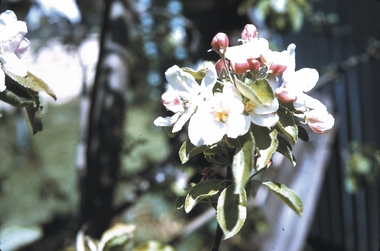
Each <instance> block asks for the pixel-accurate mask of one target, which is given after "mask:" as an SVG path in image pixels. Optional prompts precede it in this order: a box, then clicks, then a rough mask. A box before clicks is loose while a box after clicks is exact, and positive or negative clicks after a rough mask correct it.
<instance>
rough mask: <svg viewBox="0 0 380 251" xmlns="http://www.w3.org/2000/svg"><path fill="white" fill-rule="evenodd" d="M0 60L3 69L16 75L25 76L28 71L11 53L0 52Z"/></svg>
mask: <svg viewBox="0 0 380 251" xmlns="http://www.w3.org/2000/svg"><path fill="white" fill-rule="evenodd" d="M0 62H1V64H2V66H3V68H4V69H5V70H7V71H9V72H10V73H13V74H15V75H17V76H20V77H25V76H26V74H27V73H28V71H27V70H26V67H25V66H24V64H23V63H22V61H21V60H20V59H19V58H18V57H17V56H16V55H15V54H13V53H0Z"/></svg>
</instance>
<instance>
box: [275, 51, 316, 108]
mask: <svg viewBox="0 0 380 251" xmlns="http://www.w3.org/2000/svg"><path fill="white" fill-rule="evenodd" d="M295 49H296V46H295V44H290V45H289V46H288V48H287V51H288V54H289V62H288V66H287V68H286V70H285V71H284V73H283V74H282V80H283V84H282V86H281V87H279V88H278V89H277V90H276V92H277V94H281V93H282V92H284V93H286V95H287V96H289V97H290V96H291V97H293V98H294V99H295V101H294V102H293V105H294V107H295V109H296V110H299V111H306V110H307V108H309V106H313V105H315V104H313V103H314V102H319V101H317V100H316V99H313V98H311V97H310V96H309V95H307V94H305V92H309V91H310V90H311V89H313V88H314V86H315V85H316V84H317V82H318V79H319V73H318V71H317V70H315V69H311V68H302V69H300V70H297V71H296V70H295V67H296V63H295ZM279 96H281V95H279ZM309 102H310V104H308V103H309ZM319 103H320V102H319ZM320 104H322V103H320ZM322 105H323V104H322Z"/></svg>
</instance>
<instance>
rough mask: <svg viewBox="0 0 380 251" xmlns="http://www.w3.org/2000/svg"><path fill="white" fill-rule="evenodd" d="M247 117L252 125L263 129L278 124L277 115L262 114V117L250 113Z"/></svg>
mask: <svg viewBox="0 0 380 251" xmlns="http://www.w3.org/2000/svg"><path fill="white" fill-rule="evenodd" d="M249 117H250V119H251V121H252V123H254V124H255V125H258V126H264V127H271V126H274V125H275V124H276V123H277V122H278V119H279V118H278V115H277V113H271V114H264V115H258V114H254V113H250V114H249Z"/></svg>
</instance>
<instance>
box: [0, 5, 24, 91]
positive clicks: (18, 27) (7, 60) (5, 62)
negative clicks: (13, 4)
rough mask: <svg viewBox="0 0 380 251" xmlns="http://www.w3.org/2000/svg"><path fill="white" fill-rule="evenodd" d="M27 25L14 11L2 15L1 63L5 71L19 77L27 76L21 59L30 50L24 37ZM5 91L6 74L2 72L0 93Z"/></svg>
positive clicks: (0, 72) (0, 74)
mask: <svg viewBox="0 0 380 251" xmlns="http://www.w3.org/2000/svg"><path fill="white" fill-rule="evenodd" d="M27 31H28V29H27V27H26V23H25V22H22V21H17V17H16V15H15V13H14V12H13V11H10V10H7V11H5V12H3V13H1V15H0V63H1V66H2V68H3V69H4V70H6V71H9V72H10V73H12V74H15V75H18V76H26V74H27V70H26V68H25V66H24V65H23V64H22V62H21V61H20V58H21V57H22V56H23V55H24V54H25V53H26V52H27V51H28V50H29V47H30V42H29V40H28V39H26V38H25V37H24V35H25V34H26V33H27ZM4 90H5V74H4V72H3V71H0V91H4Z"/></svg>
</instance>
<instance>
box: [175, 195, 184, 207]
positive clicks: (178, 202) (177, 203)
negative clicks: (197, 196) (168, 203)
mask: <svg viewBox="0 0 380 251" xmlns="http://www.w3.org/2000/svg"><path fill="white" fill-rule="evenodd" d="M185 198H186V197H185V196H178V198H177V199H176V201H175V207H176V208H177V209H182V208H183V204H185Z"/></svg>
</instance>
